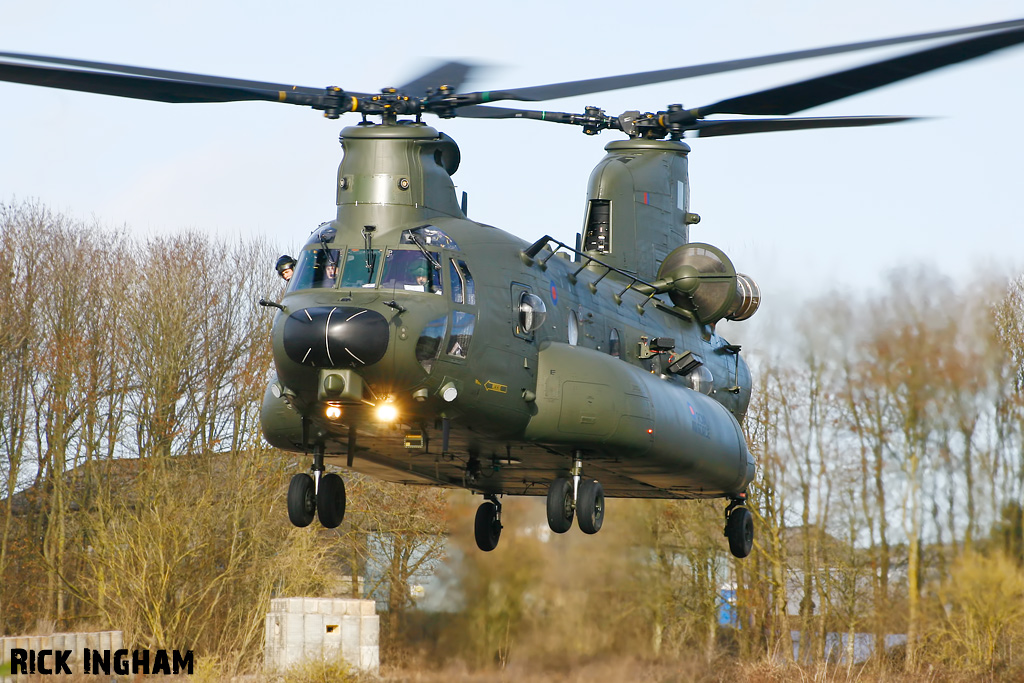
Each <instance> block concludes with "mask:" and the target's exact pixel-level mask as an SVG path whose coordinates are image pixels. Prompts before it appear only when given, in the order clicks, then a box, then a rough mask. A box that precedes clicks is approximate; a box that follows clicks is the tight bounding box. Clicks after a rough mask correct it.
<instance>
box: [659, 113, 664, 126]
mask: <svg viewBox="0 0 1024 683" xmlns="http://www.w3.org/2000/svg"><path fill="white" fill-rule="evenodd" d="M658 125H659V126H664V125H665V115H664V114H658Z"/></svg>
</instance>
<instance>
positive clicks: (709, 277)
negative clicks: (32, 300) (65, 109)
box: [0, 20, 1024, 558]
mask: <svg viewBox="0 0 1024 683" xmlns="http://www.w3.org/2000/svg"><path fill="white" fill-rule="evenodd" d="M938 39H951V42H945V43H943V44H941V45H938V46H937V47H929V48H927V49H923V50H918V51H916V52H911V53H908V54H904V55H901V56H897V57H892V58H888V59H885V60H882V61H876V62H873V63H870V64H867V65H864V66H859V67H855V68H850V69H846V70H843V71H839V72H835V73H830V74H827V75H824V76H820V77H816V78H811V79H807V80H802V81H798V82H795V83H790V84H788V85H783V86H779V87H774V88H770V89H767V90H762V91H759V92H754V93H749V94H745V95H741V96H739V97H734V98H730V99H726V100H722V101H719V102H716V103H713V104H710V105H706V106H702V107H696V108H686V107H683V106H682V105H680V104H670V105H668V106H667V107H666V108H665V109H664V110H661V111H656V112H642V111H641V110H639V109H637V110H632V111H627V112H623V113H621V114H619V115H617V116H612V115H608V114H606V113H605V112H604V111H603V110H601V109H600V108H597V107H587V108H586V109H585V110H584V111H583V112H577V113H571V112H558V111H540V110H534V109H523V108H513V107H505V106H495V104H494V103H499V102H542V101H547V100H554V99H559V98H564V97H569V96H576V95H588V94H594V93H600V92H605V91H611V90H616V89H621V88H627V87H635V86H641V85H648V84H653V83H660V82H668V81H676V80H682V79H686V78H691V77H696V76H706V75H712V74H717V73H725V72H729V71H735V70H739V69H746V68H752V67H757V66H764V65H769V64H781V63H784V62H789V61H795V60H803V59H810V58H815V57H824V56H828V55H835V54H842V53H847V52H855V51H859V50H866V49H870V48H878V47H886V46H894V45H900V44H904V43H911V42H917V41H924V40H938ZM1022 42H1024V20H1013V21H1006V22H1000V23H995V24H985V25H980V26H971V27H965V28H959V29H952V30H947V31H938V32H931V33H921V34H915V35H909V36H902V37H896V38H889V39H881V40H873V41H866V42H860V43H851V44H844V45H837V46H831V47H825V48H819V49H812V50H801V51H796V52H788V53H781V54H775V55H768V56H763V57H755V58H747V59H738V60H732V61H727V62H718V63H710V64H703V65H696V66H687V67H680V68H673V69H665V70H660V71H648V72H643V73H634V74H626V75H620V76H610V77H605V78H595V79H588V80H581V81H569V82H562V83H555V84H549V85H541V86H533V87H526V88H516V89H507V90H493V91H479V92H477V91H472V92H462V91H461V86H462V84H463V83H464V82H465V81H466V79H467V77H468V75H469V73H470V67H469V66H468V65H466V64H462V63H459V62H449V63H447V64H443V65H441V66H439V67H438V68H436V69H434V70H432V71H429V72H427V73H425V74H423V75H421V76H420V77H418V78H416V79H414V80H412V81H410V82H407V83H405V84H404V85H402V86H400V87H395V88H385V89H383V90H381V91H380V92H379V93H362V92H351V91H346V90H343V89H341V88H339V87H328V88H313V87H306V86H291V85H285V84H278V83H267V82H261V81H250V80H241V79H231V78H224V77H219V76H206V75H200V74H192V73H185V72H178V71H167V70H157V69H150V68H143V67H135V66H127V65H119V64H109V63H103V62H92V61H85V60H76V59H68V58H61V57H49V56H43V55H29V54H22V53H4V52H0V80H3V81H9V82H16V83H23V84H29V85H37V86H45V87H51V88H61V89H68V90H77V91H83V92H92V93H97V94H105V95H114V96H120V97H128V98H134V99H143V100H152V101H159V102H168V103H221V102H238V101H269V102H278V103H284V104H292V105H299V106H305V107H309V108H312V109H314V110H318V111H322V112H323V114H324V116H326V117H327V118H329V119H337V118H340V117H341V116H343V115H345V114H356V115H359V116H360V117H361V120H360V121H359V122H358V123H357V124H355V125H351V126H348V127H346V128H344V129H343V130H342V131H341V135H340V141H341V146H342V149H343V152H344V154H343V158H342V161H341V164H340V166H339V169H338V173H337V177H336V182H335V192H336V205H337V214H336V217H335V218H334V219H333V220H330V221H327V222H325V223H323V224H321V225H320V226H318V227H317V228H316V229H315V230H314V231H313V232H312V233H311V234H310V236H309V238H308V239H307V240H306V242H305V244H304V245H303V247H302V250H301V251H300V252H298V254H297V255H296V257H295V259H294V270H293V275H292V277H291V278H290V280H288V284H287V287H286V291H285V292H284V294H283V296H282V297H281V298H280V300H279V301H273V300H268V299H263V300H261V301H260V303H261V305H263V306H265V307H266V308H267V309H268V310H271V311H273V315H274V321H273V328H272V334H271V340H270V341H271V343H272V345H273V355H274V372H273V375H272V376H271V377H270V379H269V382H268V385H267V388H266V392H265V394H264V398H263V402H262V406H261V425H262V429H263V434H264V437H265V439H266V441H267V442H268V443H270V444H271V445H273V446H275V447H277V448H280V449H283V450H285V451H290V452H294V453H296V454H299V455H301V456H302V457H304V458H308V459H309V460H310V461H311V468H310V472H309V473H308V474H307V473H305V472H302V473H298V474H296V475H294V476H293V477H292V479H291V481H290V482H289V488H288V496H287V509H288V516H289V519H290V521H291V523H292V524H294V525H295V526H298V527H306V526H309V525H310V524H312V523H313V521H314V519H318V520H319V523H320V524H321V525H322V526H324V527H327V528H335V527H337V526H339V525H340V524H341V523H342V522H343V520H344V516H345V508H346V492H345V484H344V479H343V478H342V476H341V475H339V474H338V473H337V472H328V471H327V465H328V464H330V465H333V466H337V467H344V468H347V469H349V470H352V471H356V472H360V473H364V474H367V475H370V476H374V477H379V478H382V479H385V480H389V481H393V482H400V483H404V484H410V485H428V486H441V487H448V488H463V489H468V490H470V491H473V492H475V493H477V494H480V495H482V496H483V498H484V501H483V502H482V503H481V504H480V506H479V507H478V509H477V512H476V516H475V521H474V535H475V539H476V543H477V546H478V547H479V548H480V549H481V550H483V551H492V550H494V549H495V548H496V547H497V546H498V542H499V539H500V535H501V530H502V517H501V510H502V505H501V497H503V496H505V495H528V496H544V497H545V498H546V509H547V520H548V525H549V527H550V529H551V531H553V532H555V533H559V534H562V533H566V532H568V531H569V530H570V529H571V527H572V525H573V522H574V521H575V522H576V525H577V526H578V527H579V529H580V530H581V531H582V532H584V533H587V534H595V533H597V532H598V531H600V529H601V527H602V525H603V521H604V515H605V499H606V497H608V498H615V497H620V498H660V499H694V498H714V499H717V498H721V499H725V500H726V501H728V502H727V505H726V508H725V512H724V518H725V526H724V531H723V533H724V536H725V537H726V539H727V541H728V545H729V549H730V551H731V553H732V554H733V555H734V556H736V557H738V558H743V557H746V556H747V555H749V554H750V552H751V550H752V548H753V538H754V524H753V516H752V514H751V512H750V510H749V509H748V507H747V505H746V502H747V501H746V495H747V488H748V486H749V485H750V483H751V482H752V481H753V480H754V477H755V475H756V463H755V460H754V457H753V455H752V454H751V452H750V449H749V448H748V446H747V443H746V440H745V437H744V433H743V429H742V423H743V420H744V417H745V414H746V410H747V406H748V404H749V402H750V398H751V387H752V381H751V373H750V370H749V369H748V367H747V364H746V362H745V361H744V359H743V357H742V354H741V348H740V347H739V346H738V345H735V344H731V343H729V342H728V341H727V340H726V339H724V338H723V337H722V336H720V335H719V334H718V332H717V325H718V323H719V322H720V321H722V320H729V321H735V322H742V321H744V320H747V319H749V318H750V317H751V316H752V315H754V313H756V311H757V310H758V307H759V305H760V301H761V292H760V290H759V287H758V285H757V284H756V282H755V280H754V279H753V278H752V277H750V276H749V275H746V274H744V273H740V272H737V270H736V268H735V266H734V265H733V263H732V261H731V260H730V259H729V257H728V256H727V255H726V254H725V253H724V252H723V251H722V250H721V249H719V248H717V247H715V246H714V245H711V244H707V243H700V242H692V241H690V234H689V233H690V227H691V226H693V225H695V224H697V223H698V222H699V220H700V217H699V216H698V215H697V214H695V213H693V212H692V211H691V210H690V204H689V179H688V155H689V153H690V151H691V150H690V147H689V146H688V145H687V144H686V143H685V142H684V138H685V137H687V136H696V137H714V136H725V135H739V134H748V133H761V132H778V131H788V130H803V129H821V128H838V127H857V126H874V125H883V124H889V123H896V122H901V121H909V120H912V119H913V118H915V117H911V116H838V117H810V118H798V117H792V116H791V115H792V114H795V113H798V112H801V111H803V110H806V109H809V108H812V107H815V106H818V105H820V104H824V103H828V102H832V101H836V100H839V99H842V98H845V97H848V96H850V95H854V94H857V93H861V92H866V91H868V90H871V89H874V88H878V87H881V86H884V85H887V84H890V83H894V82H897V81H900V80H903V79H906V78H910V77H912V76H915V75H919V74H923V73H926V72H929V71H933V70H935V69H939V68H942V67H944V66H948V65H952V64H956V63H960V62H963V61H967V60H970V59H973V58H977V57H980V56H983V55H986V54H989V53H992V52H994V51H997V50H1001V49H1004V48H1009V47H1012V46H1014V45H1017V44H1020V43H1022ZM722 114H726V115H736V116H741V117H743V118H713V117H715V116H716V115H722ZM428 115H432V116H436V117H438V118H440V119H453V118H460V117H461V118H476V119H529V120H537V121H546V122H554V123H560V124H566V125H572V126H576V127H578V128H580V129H582V131H583V133H585V134H587V135H596V134H598V133H601V132H603V131H619V132H620V133H622V134H623V135H624V136H625V139H621V140H616V141H613V142H611V143H609V144H607V145H606V146H605V148H604V149H605V152H606V155H605V157H604V158H603V159H602V160H601V161H600V162H599V163H598V165H597V166H596V167H595V169H594V171H593V173H592V174H591V177H590V181H589V186H588V192H587V197H586V211H585V214H584V216H583V221H582V230H581V231H580V232H579V233H578V235H577V238H576V242H575V244H566V243H563V242H561V241H559V240H557V239H554V238H553V237H551V236H550V235H545V236H544V237H542V238H540V239H538V240H536V241H534V242H532V243H528V242H526V241H525V240H522V239H520V238H518V237H516V236H514V235H511V234H509V233H506V232H504V231H502V230H500V229H499V228H497V227H494V226H491V225H488V224H485V223H481V222H477V221H475V220H471V219H469V218H468V215H467V213H468V211H467V199H466V195H465V194H463V195H462V197H461V198H460V197H459V196H458V195H457V194H456V191H455V186H454V183H453V180H452V176H453V175H454V174H455V173H456V172H457V170H458V168H459V166H460V163H461V152H460V149H459V147H458V145H457V143H456V142H455V141H454V140H453V139H452V138H451V137H449V136H448V135H447V134H445V133H443V132H441V131H439V130H437V129H436V128H434V127H433V126H431V125H428V124H427V123H426V122H424V120H423V119H424V117H425V116H428Z"/></svg>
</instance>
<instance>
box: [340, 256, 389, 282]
mask: <svg viewBox="0 0 1024 683" xmlns="http://www.w3.org/2000/svg"><path fill="white" fill-rule="evenodd" d="M378 263H380V249H371V250H369V251H367V250H366V249H349V250H348V253H347V254H345V268H344V270H343V271H342V274H341V286H342V287H373V281H374V280H376V279H377V264H378Z"/></svg>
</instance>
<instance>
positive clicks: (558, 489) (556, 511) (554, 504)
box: [548, 477, 575, 534]
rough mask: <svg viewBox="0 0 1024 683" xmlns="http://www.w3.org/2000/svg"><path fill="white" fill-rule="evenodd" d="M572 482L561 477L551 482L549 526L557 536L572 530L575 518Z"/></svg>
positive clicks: (549, 491) (549, 490)
mask: <svg viewBox="0 0 1024 683" xmlns="http://www.w3.org/2000/svg"><path fill="white" fill-rule="evenodd" d="M574 507H575V506H574V505H573V500H572V482H571V481H569V480H568V479H566V478H565V477H559V478H558V479H555V480H554V481H553V482H551V487H550V488H549V489H548V526H549V527H551V530H552V531H554V532H555V533H556V534H564V533H565V532H566V531H568V530H569V529H570V528H572V517H573V514H574V513H573V508H574Z"/></svg>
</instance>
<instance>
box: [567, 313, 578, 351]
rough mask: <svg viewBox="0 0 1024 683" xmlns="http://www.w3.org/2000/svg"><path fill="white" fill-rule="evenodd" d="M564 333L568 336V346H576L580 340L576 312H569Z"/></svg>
mask: <svg viewBox="0 0 1024 683" xmlns="http://www.w3.org/2000/svg"><path fill="white" fill-rule="evenodd" d="M566 332H567V333H568V336H569V345H570V346H576V343H577V342H579V340H580V319H579V318H577V317H576V311H569V318H568V320H566Z"/></svg>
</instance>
